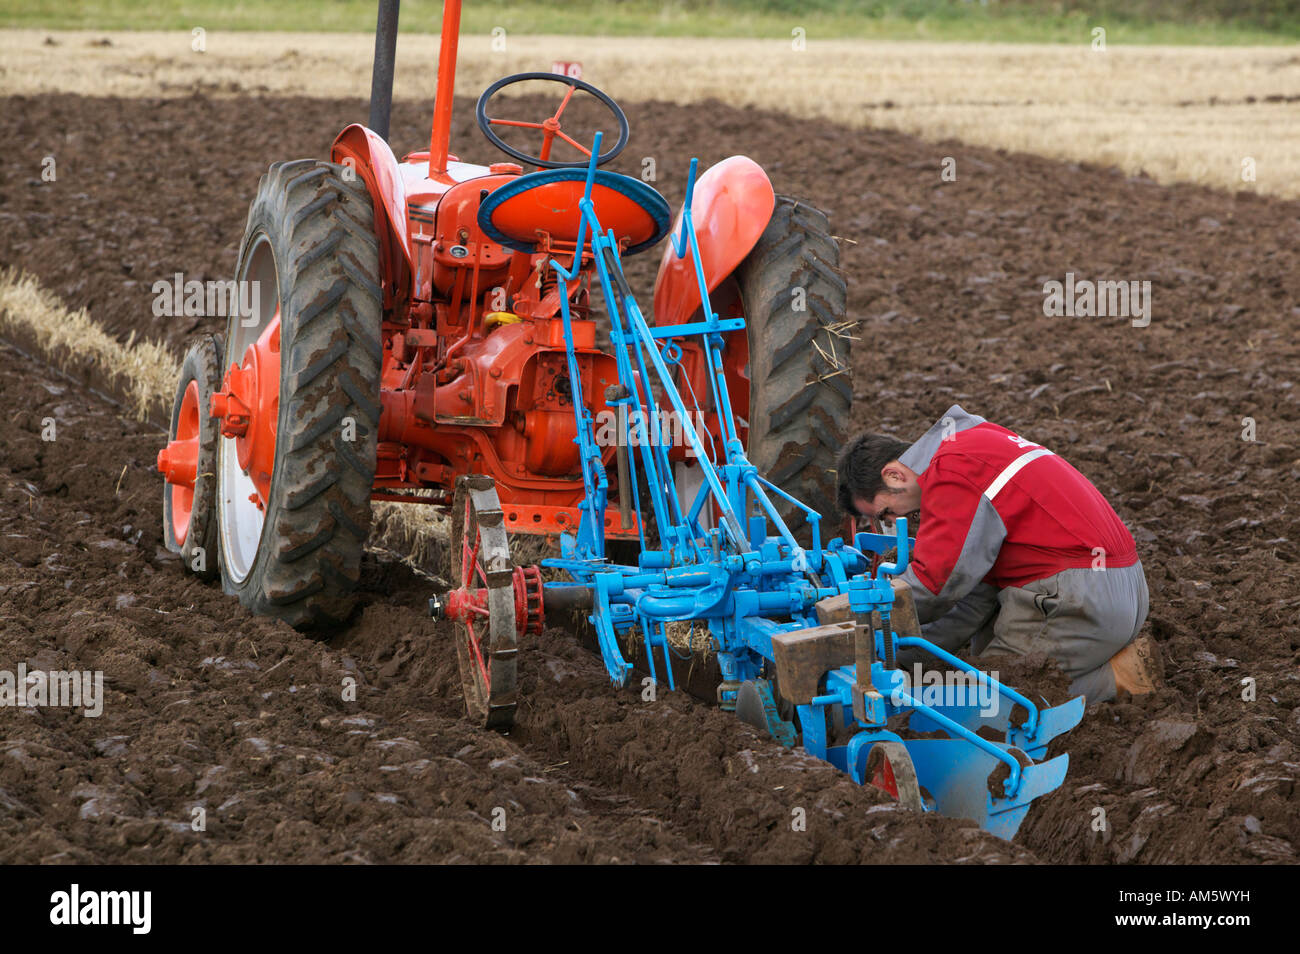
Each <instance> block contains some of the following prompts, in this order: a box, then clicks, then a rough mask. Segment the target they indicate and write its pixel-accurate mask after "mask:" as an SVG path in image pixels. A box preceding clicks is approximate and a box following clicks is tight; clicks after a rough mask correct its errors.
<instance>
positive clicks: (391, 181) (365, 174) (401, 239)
mask: <svg viewBox="0 0 1300 954" xmlns="http://www.w3.org/2000/svg"><path fill="white" fill-rule="evenodd" d="M330 161H331V162H336V163H340V164H342V165H347V166H351V167H352V168H353V169H355V170H356V173H357V175H359V176H360V177H361V180H362V181H363V182H364V183H365V184H366V190H367V191H368V192H369V193H370V198H371V199H372V200H373V202H374V206H375V234H376V235H377V236H378V238H379V249H380V262H379V264H380V270H381V271H382V272H383V274H384V278H385V282H384V285H385V288H384V305H385V307H386V308H388V307H392V306H393V304H394V301H393V299H401V298H406V297H408V296H409V294H410V291H411V276H412V274H413V273H414V271H415V267H414V264H413V262H412V255H411V247H410V244H409V242H408V240H407V229H406V186H405V185H404V183H403V182H402V173H401V170H400V169H399V168H398V165H397V157H396V156H394V155H393V150H392V149H390V148H389V147H388V143H386V142H385V141H384V140H383V137H381V136H380V135H379V134H378V133H375V132H374V131H372V130H370V129H367V128H366V127H365V126H362V125H361V124H360V123H353V124H352V125H351V126H348V127H347V128H346V129H344V130H343V131H342V132H341V133H339V135H338V138H337V139H335V140H334V145H333V146H331V147H330Z"/></svg>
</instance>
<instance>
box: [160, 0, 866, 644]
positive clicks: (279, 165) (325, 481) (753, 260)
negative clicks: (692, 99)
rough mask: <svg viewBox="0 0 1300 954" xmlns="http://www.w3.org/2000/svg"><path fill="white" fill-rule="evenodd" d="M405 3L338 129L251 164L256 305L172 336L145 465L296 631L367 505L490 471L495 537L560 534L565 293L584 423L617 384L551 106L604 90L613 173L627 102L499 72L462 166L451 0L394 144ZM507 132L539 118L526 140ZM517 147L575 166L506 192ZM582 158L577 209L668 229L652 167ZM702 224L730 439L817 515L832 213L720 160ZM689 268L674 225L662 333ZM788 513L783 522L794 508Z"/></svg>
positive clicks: (685, 318)
mask: <svg viewBox="0 0 1300 954" xmlns="http://www.w3.org/2000/svg"><path fill="white" fill-rule="evenodd" d="M396 7H397V4H396V3H395V2H383V3H381V4H380V14H379V24H378V29H377V32H376V56H375V73H374V86H373V88H372V93H371V120H370V125H369V127H367V126H362V125H359V124H356V125H351V126H348V127H347V128H346V129H344V130H343V131H342V132H341V133H340V134H339V136H338V138H337V139H335V141H334V143H333V146H332V147H331V149H330V158H329V160H328V161H325V160H320V159H299V160H295V161H289V162H276V163H273V164H272V165H271V167H270V168H269V169H268V170H267V172H266V174H265V175H263V176H262V179H261V182H260V184H259V186H258V190H257V196H256V198H255V199H254V200H253V203H252V206H251V207H250V209H249V213H248V223H247V226H246V229H245V233H244V238H243V241H242V242H241V244H240V250H239V261H238V265H237V268H236V278H237V280H238V282H240V283H241V288H242V289H243V290H244V294H242V295H241V296H240V297H241V299H242V300H243V302H244V303H245V305H246V307H245V306H241V308H240V309H239V311H238V313H236V314H233V315H231V316H230V317H229V319H228V322H227V327H226V332H225V335H224V336H220V335H208V336H204V337H203V338H202V339H201V340H200V341H198V343H196V344H195V345H194V346H193V348H192V349H191V350H190V352H189V353H188V354H187V355H186V357H185V361H184V365H183V371H182V375H181V381H180V385H179V388H178V391H177V396H176V401H175V406H174V411H173V415H172V426H171V433H170V436H169V443H168V445H167V447H166V448H165V449H164V450H163V451H162V452H161V453H160V454H159V458H158V467H159V470H160V471H162V473H163V474H164V475H165V477H166V485H165V488H164V496H163V500H164V511H165V513H164V532H165V536H166V540H167V544H168V546H169V547H170V548H171V549H172V550H174V551H176V552H178V553H181V554H182V555H183V557H184V559H185V564H186V566H187V567H188V568H189V569H190V570H192V571H194V572H196V573H198V574H200V575H202V576H205V577H207V578H210V579H211V578H215V577H216V576H217V575H218V574H219V575H220V578H221V580H222V585H223V587H224V588H225V591H226V592H227V593H228V594H230V595H234V596H238V597H239V599H240V601H241V602H242V603H243V604H244V605H245V606H247V607H248V608H250V609H251V610H253V611H254V612H257V613H261V614H266V615H271V616H276V617H278V618H281V619H283V620H285V621H287V622H289V623H290V624H292V625H293V626H295V627H299V628H301V629H319V628H327V627H330V626H336V625H338V624H340V623H342V622H343V621H345V620H346V619H347V618H348V616H349V613H350V612H351V610H352V609H353V606H354V599H355V595H354V591H355V588H356V586H357V582H358V577H359V572H360V563H361V553H362V549H363V546H364V544H365V542H366V538H367V534H368V533H369V530H370V523H371V502H372V501H375V500H383V501H410V502H413V503H418V504H422V505H425V506H434V507H444V508H448V507H450V506H451V505H452V503H453V497H454V494H455V491H456V487H457V478H460V477H463V476H465V475H486V476H488V477H491V478H492V480H493V482H494V483H495V488H496V494H497V497H498V502H499V504H500V508H501V510H502V513H503V520H504V527H505V529H506V530H507V531H508V532H512V533H525V534H545V535H558V534H562V533H565V532H573V531H574V530H575V529H576V528H577V526H578V523H579V517H580V514H579V506H580V504H581V502H582V500H583V496H584V484H583V479H582V467H581V463H580V460H579V444H578V442H577V438H576V424H575V415H574V408H573V396H572V390H573V388H572V387H571V384H570V381H571V377H570V374H569V373H568V368H567V366H566V339H565V333H564V326H563V322H562V320H561V304H562V301H563V302H565V303H567V306H568V310H569V312H570V314H571V317H572V337H573V345H574V347H573V351H574V353H575V355H576V360H577V365H578V373H579V375H580V378H581V382H582V388H581V394H583V395H585V396H586V398H585V399H586V401H587V404H588V410H589V411H590V412H591V414H592V415H593V416H596V417H599V416H600V415H601V414H604V413H613V410H614V409H613V406H612V405H611V404H610V403H607V402H615V403H617V396H616V395H615V396H611V394H612V393H613V392H607V388H609V387H610V386H611V385H614V384H616V383H617V382H618V380H619V375H618V371H617V368H616V367H615V360H614V358H613V357H612V356H611V355H610V354H609V353H607V350H602V348H601V347H600V346H599V344H598V335H597V327H598V324H599V323H600V321H601V320H602V315H601V314H600V313H599V312H598V310H597V309H596V308H595V307H594V306H593V303H592V300H591V284H592V282H591V278H592V274H593V269H592V267H591V266H592V261H591V252H590V250H589V249H586V248H582V249H580V248H579V244H580V243H578V242H577V241H575V240H576V239H577V235H576V230H577V228H578V222H579V218H580V214H579V211H578V203H579V201H580V200H581V199H582V198H583V194H584V188H585V186H586V179H587V166H588V161H589V159H590V150H589V149H588V148H587V147H585V146H584V145H582V141H588V142H589V141H590V139H586V138H584V140H582V141H580V140H579V139H576V138H574V137H573V136H571V135H570V134H569V133H568V132H566V131H565V128H564V122H567V120H566V118H565V116H566V109H569V110H570V115H571V114H572V108H571V101H572V100H573V99H574V97H575V96H580V97H584V98H589V99H588V103H589V105H593V106H598V107H601V108H603V110H604V111H605V115H606V116H607V119H606V123H607V124H608V126H607V128H606V129H604V130H602V132H603V137H602V138H603V139H604V141H605V142H610V141H612V142H613V145H612V146H611V147H610V148H609V149H608V150H605V151H603V152H602V154H601V155H599V156H598V157H597V164H598V165H601V166H603V165H604V164H606V163H608V162H610V161H612V160H613V159H614V158H615V157H616V156H617V155H618V154H619V153H620V152H621V151H622V150H623V148H624V146H625V145H626V144H627V141H628V134H629V130H628V123H627V118H626V116H625V115H624V113H623V111H622V109H620V108H619V106H618V105H617V104H616V103H615V102H614V101H613V100H612V99H611V98H610V97H609V96H607V95H606V94H604V93H603V92H601V91H600V90H598V89H597V88H596V87H594V86H592V85H590V84H589V83H586V82H583V81H582V80H580V79H577V78H574V77H571V76H568V75H560V74H550V73H535V72H533V73H520V74H515V75H512V76H507V77H505V78H503V79H501V80H498V81H497V82H495V83H493V84H492V85H491V86H490V87H488V89H486V90H485V91H484V92H483V94H482V96H481V97H480V98H479V100H478V106H477V121H478V126H479V128H480V129H481V130H482V132H483V134H484V135H485V137H486V138H487V139H488V141H489V142H490V143H492V144H493V145H494V146H496V147H497V148H498V149H499V150H501V151H502V152H504V153H505V154H506V156H507V157H508V160H507V161H500V162H493V163H491V164H488V165H474V164H471V163H467V162H462V161H460V160H459V159H458V158H457V157H456V156H454V155H451V154H450V153H449V151H448V147H449V137H450V126H451V115H452V94H453V87H454V79H455V69H456V53H457V43H458V33H459V25H460V7H461V4H460V0H446V2H445V4H444V9H443V24H442V37H441V53H440V56H439V62H438V79H437V84H438V85H437V94H436V99H435V105H434V113H433V123H432V134H431V139H430V143H429V147H428V149H427V150H421V151H417V152H411V153H408V154H406V155H405V156H403V157H402V158H401V159H400V160H399V159H397V158H396V156H395V154H394V153H393V151H392V150H391V149H390V147H389V144H388V142H387V137H388V114H389V110H390V105H391V97H392V71H393V59H394V50H395V38H396V25H397V12H396ZM522 83H532V84H540V83H544V84H547V85H549V86H552V87H554V89H555V102H556V108H555V109H554V112H553V113H552V114H551V115H550V116H548V117H546V118H544V119H542V120H540V121H536V122H533V121H525V120H517V119H512V118H503V117H501V116H500V115H498V110H497V107H498V104H499V101H500V100H499V97H498V96H497V94H498V93H501V92H503V91H505V90H506V88H507V87H512V86H515V85H516V84H522ZM520 136H530V137H534V138H533V140H532V143H533V145H535V146H536V150H537V151H536V153H535V154H532V153H530V152H528V151H526V149H527V145H526V144H523V145H521V143H520V140H519V137H520ZM512 137H513V140H514V141H513V142H512V141H511V138H512ZM565 150H567V151H568V153H569V158H567V159H565V158H562V156H563V153H564V151H565ZM524 165H531V166H536V167H540V168H542V169H547V170H569V171H571V178H567V177H566V174H565V173H563V172H557V173H555V174H553V176H552V180H551V181H550V182H548V186H547V189H545V190H537V189H529V190H517V189H515V184H516V183H519V182H520V181H521V180H522V179H524V178H525V177H524V169H523V166H524ZM596 175H597V177H598V178H597V180H596V182H595V184H594V187H593V192H592V201H593V202H594V205H595V210H596V212H597V213H598V215H599V219H600V221H601V223H602V224H603V226H604V227H605V228H606V229H608V230H610V231H612V233H614V235H615V236H616V239H617V243H618V247H619V249H620V251H621V255H623V256H630V255H634V254H640V253H642V252H646V251H649V250H650V249H652V248H654V247H655V245H656V244H657V243H659V242H660V241H661V240H662V239H663V238H664V237H665V236H666V235H667V234H668V233H669V231H670V230H671V229H672V228H673V221H672V219H673V216H672V212H671V210H670V208H669V205H668V203H667V201H666V200H665V199H664V198H663V197H662V196H661V195H660V194H659V193H658V192H657V191H656V190H655V189H654V188H653V187H651V186H650V185H648V184H647V183H646V182H644V181H642V180H641V179H638V178H633V177H630V176H625V175H619V174H617V173H614V172H611V171H609V170H606V169H600V170H599V171H598V172H597V173H596ZM692 222H693V224H694V228H695V231H696V232H697V234H698V242H699V260H700V265H701V267H702V270H703V273H704V275H705V276H706V278H707V289H708V293H709V294H708V297H709V298H710V299H711V301H712V305H713V308H714V309H715V311H716V313H717V315H718V316H719V318H720V319H721V320H722V322H723V326H724V327H725V326H727V322H728V321H729V320H730V321H731V325H730V327H732V328H734V329H737V330H734V331H731V332H728V333H727V339H726V342H725V346H724V347H723V349H722V364H723V368H724V371H725V375H726V385H727V387H726V389H725V392H723V393H725V394H726V395H728V403H729V404H730V414H731V415H732V416H733V417H734V420H735V426H736V430H737V433H738V434H739V436H740V438H741V440H742V441H743V442H744V445H745V448H746V452H747V454H748V456H749V458H750V460H751V461H752V462H753V463H754V464H755V465H757V466H758V467H759V468H760V469H761V470H762V471H763V472H764V473H766V474H767V475H768V476H769V477H770V478H771V479H772V480H773V481H776V482H777V483H779V484H781V485H782V486H783V487H785V488H787V489H788V490H789V491H790V493H791V494H793V495H794V496H795V497H798V498H799V499H800V500H802V501H804V502H806V503H807V504H808V505H809V506H811V507H812V508H813V509H815V510H817V511H819V512H822V513H829V512H830V511H831V509H832V507H833V504H834V485H833V475H832V473H831V469H832V468H833V466H834V465H833V460H834V454H835V451H836V449H837V448H838V447H839V446H840V445H841V444H842V442H843V439H844V424H845V422H846V420H847V419H848V411H849V406H850V402H851V398H852V389H851V386H850V382H849V379H848V375H847V373H846V372H847V364H846V359H847V355H848V341H847V339H846V337H845V336H844V333H843V328H844V311H845V298H846V286H845V284H844V281H843V280H842V279H841V277H840V275H839V273H838V270H837V268H838V262H839V251H838V248H837V246H836V243H835V240H834V239H833V238H832V237H831V235H830V234H829V232H828V227H827V220H826V217H825V215H824V214H823V213H821V212H819V211H817V210H816V209H814V208H812V207H811V206H809V205H806V204H803V203H801V202H799V201H797V200H795V199H792V198H787V197H785V196H777V195H776V194H775V193H774V191H773V188H772V185H771V183H770V182H769V180H768V177H767V175H766V174H765V173H764V172H763V170H762V169H761V168H760V167H759V166H758V164H757V163H755V162H754V161H752V160H750V159H748V158H746V157H744V156H733V157H731V158H729V159H725V160H723V161H722V162H719V163H717V164H716V165H714V166H713V167H712V168H710V169H709V170H708V171H706V172H705V173H704V174H702V175H701V176H700V177H699V179H698V181H697V182H696V183H695V189H694V204H693V209H692ZM556 258H560V259H562V260H564V261H566V262H571V263H572V266H573V268H574V270H575V271H574V274H575V277H574V278H573V279H572V280H571V281H570V280H559V279H557V275H556V273H555V272H554V271H553V270H551V269H549V268H548V267H547V263H548V262H549V261H551V260H553V259H556ZM575 258H576V259H577V260H576V261H574V259H575ZM700 285H701V283H700V282H699V281H697V275H696V270H695V265H694V263H693V262H692V261H690V260H689V259H684V258H682V257H680V256H677V255H674V254H673V252H672V249H671V247H670V243H665V247H664V249H663V252H662V262H661V264H660V267H659V272H658V277H657V279H656V282H655V286H654V307H653V316H652V321H653V323H654V325H655V326H656V327H660V328H662V327H664V326H668V325H683V324H689V323H691V322H693V321H698V319H699V315H700V312H701V300H702V295H701V287H700ZM734 319H743V320H734ZM681 352H682V353H681V355H680V357H679V359H678V361H677V369H678V370H677V372H676V373H677V374H678V375H679V378H678V385H679V387H680V389H681V390H682V392H683V393H686V392H687V391H689V392H690V393H692V394H693V395H696V396H697V397H698V398H699V401H698V403H697V407H698V408H699V410H700V412H701V420H700V422H699V423H700V427H701V429H702V430H704V431H708V432H709V433H710V434H712V435H715V436H717V435H720V433H721V429H720V423H719V409H718V408H717V407H713V406H711V404H710V402H709V396H710V395H711V394H714V393H717V390H716V389H711V388H710V381H709V380H708V374H707V370H706V367H707V363H706V361H705V360H704V356H703V354H702V349H701V348H700V347H699V346H698V345H697V344H692V343H689V342H685V341H683V343H682V344H681ZM641 410H642V411H643V412H645V413H647V414H653V413H655V409H653V408H648V407H646V406H645V405H644V404H643V405H642V408H641ZM715 443H716V442H715ZM604 454H605V461H606V464H607V465H608V471H609V473H608V479H609V489H610V499H611V501H612V502H616V504H617V506H618V509H619V513H615V514H612V515H611V516H609V517H608V518H606V520H605V533H606V536H607V537H608V538H609V539H611V540H615V539H623V540H627V541H636V540H638V539H639V538H640V531H641V528H638V526H637V521H636V520H635V519H633V520H628V519H627V516H626V515H627V513H628V511H629V507H628V506H627V497H628V490H627V475H626V471H625V469H624V472H623V476H622V478H621V479H620V468H619V467H618V466H617V458H618V453H617V450H616V448H614V447H608V448H606V449H605V451H604ZM672 463H673V467H674V468H675V473H674V477H675V479H676V480H677V481H678V482H679V483H680V485H681V486H682V488H684V489H683V490H682V493H683V494H684V495H686V494H688V493H689V492H690V490H689V488H692V487H694V486H698V483H699V477H698V474H696V473H694V472H695V471H698V469H699V468H698V466H697V465H696V464H695V462H694V461H693V459H692V455H691V453H690V452H689V448H685V447H678V448H676V449H675V451H674V453H673V460H672ZM781 507H782V508H783V510H784V512H785V515H786V516H787V518H788V520H789V523H790V527H791V529H792V530H795V531H797V530H799V528H800V527H801V525H802V524H803V521H804V518H805V510H804V509H803V508H798V507H794V506H789V505H787V504H786V503H785V502H784V501H782V502H781ZM620 515H622V516H621V518H620ZM456 582H460V581H456Z"/></svg>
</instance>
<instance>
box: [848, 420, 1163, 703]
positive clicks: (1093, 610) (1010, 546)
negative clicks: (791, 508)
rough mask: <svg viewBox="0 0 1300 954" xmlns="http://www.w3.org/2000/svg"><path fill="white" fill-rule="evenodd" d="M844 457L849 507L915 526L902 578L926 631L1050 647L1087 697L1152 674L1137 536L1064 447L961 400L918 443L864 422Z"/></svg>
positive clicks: (1130, 686)
mask: <svg viewBox="0 0 1300 954" xmlns="http://www.w3.org/2000/svg"><path fill="white" fill-rule="evenodd" d="M838 469H839V473H838V480H839V501H840V505H841V506H842V507H843V508H844V509H845V510H846V511H847V512H848V513H849V514H850V515H851V516H853V517H855V518H858V519H865V520H871V521H876V520H883V521H885V522H886V523H887V524H888V523H891V522H892V520H893V518H895V517H899V516H907V517H909V521H908V523H909V525H910V526H916V527H917V530H916V546H915V549H914V550H913V553H912V561H911V565H910V566H909V567H908V569H907V572H906V573H904V574H903V576H902V577H901V578H900V579H902V580H904V581H905V582H906V583H907V584H908V586H909V587H910V588H911V590H912V594H913V596H914V597H915V599H916V610H917V615H918V617H919V618H920V621H921V623H922V624H923V627H922V633H923V635H924V636H925V637H926V638H927V639H928V640H930V641H931V642H933V643H935V644H936V645H938V646H942V647H943V648H944V649H947V650H949V651H950V652H956V651H957V650H959V649H962V648H963V647H965V646H966V645H967V644H968V643H972V644H973V649H974V651H975V652H976V653H977V654H987V655H993V654H996V653H1010V654H1013V655H1025V654H1027V653H1031V652H1035V651H1042V652H1045V653H1047V654H1048V655H1049V656H1051V657H1052V658H1053V659H1055V660H1056V661H1057V662H1058V663H1059V664H1060V666H1061V668H1062V669H1063V670H1064V672H1065V674H1066V675H1067V676H1069V677H1070V679H1071V680H1072V683H1071V687H1070V688H1071V691H1072V693H1073V694H1074V695H1084V696H1086V697H1087V699H1088V702H1089V704H1091V703H1094V702H1104V701H1107V700H1111V699H1114V698H1115V697H1116V694H1117V692H1119V693H1141V692H1149V691H1151V689H1153V688H1155V685H1156V683H1157V681H1158V679H1159V675H1158V669H1159V662H1158V658H1157V656H1156V655H1155V652H1156V650H1155V645H1154V643H1153V642H1152V641H1151V640H1149V639H1148V638H1146V637H1143V638H1142V639H1137V635H1138V630H1140V629H1141V627H1142V623H1143V621H1144V620H1145V619H1146V617H1147V608H1148V596H1147V583H1146V577H1145V576H1144V575H1143V573H1142V563H1141V561H1140V560H1139V559H1138V555H1137V547H1136V545H1135V544H1134V542H1133V536H1132V534H1130V533H1129V532H1128V529H1127V528H1126V527H1125V526H1124V523H1123V522H1122V521H1121V520H1120V518H1119V516H1118V515H1117V514H1116V513H1115V511H1114V509H1113V508H1112V507H1111V506H1110V504H1109V503H1107V502H1106V498H1104V497H1103V496H1102V495H1101V493H1100V492H1099V491H1098V490H1097V488H1096V487H1094V486H1093V485H1092V484H1091V483H1090V482H1089V481H1088V479H1087V478H1086V477H1084V476H1083V475H1082V474H1081V473H1079V472H1078V471H1077V470H1075V469H1074V468H1073V467H1071V466H1070V465H1069V464H1068V463H1066V461H1065V460H1064V459H1062V458H1061V457H1058V456H1057V455H1055V454H1053V453H1052V452H1051V451H1050V450H1048V449H1047V448H1045V447H1042V446H1040V445H1038V444H1035V443H1034V442H1033V441H1029V440H1026V439H1025V438H1023V437H1021V436H1019V435H1018V434H1015V433H1013V432H1011V431H1009V430H1007V429H1006V428H1005V427H999V426H998V425H996V424H991V423H989V422H988V421H986V420H984V418H982V417H977V416H976V415H973V414H968V413H967V412H966V411H964V410H962V408H961V407H960V406H958V405H954V406H953V407H951V408H949V409H948V412H947V414H945V415H944V416H943V418H942V419H941V420H940V421H939V422H938V423H936V424H935V425H934V426H933V427H931V428H930V429H929V430H928V431H926V433H925V434H924V435H922V437H921V439H920V440H918V441H916V443H914V444H912V445H911V446H908V445H907V444H905V443H904V442H902V441H900V440H897V439H896V438H893V437H888V436H886V435H883V434H863V435H861V436H859V437H858V438H856V439H855V440H854V441H853V442H852V443H850V444H849V445H848V447H846V448H845V449H844V452H843V453H842V454H841V456H840V462H839V468H838ZM918 515H919V524H917V523H916V522H915V520H916V518H917V516H918Z"/></svg>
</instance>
